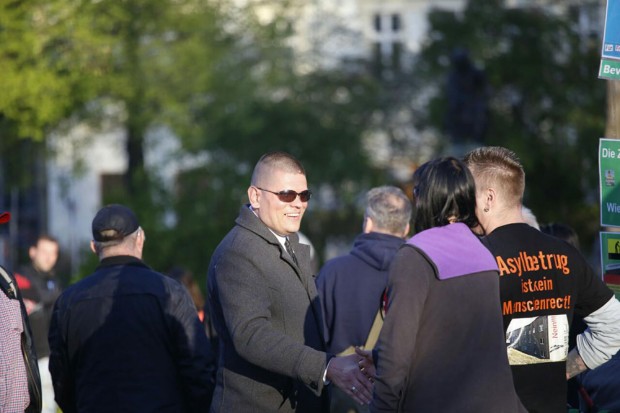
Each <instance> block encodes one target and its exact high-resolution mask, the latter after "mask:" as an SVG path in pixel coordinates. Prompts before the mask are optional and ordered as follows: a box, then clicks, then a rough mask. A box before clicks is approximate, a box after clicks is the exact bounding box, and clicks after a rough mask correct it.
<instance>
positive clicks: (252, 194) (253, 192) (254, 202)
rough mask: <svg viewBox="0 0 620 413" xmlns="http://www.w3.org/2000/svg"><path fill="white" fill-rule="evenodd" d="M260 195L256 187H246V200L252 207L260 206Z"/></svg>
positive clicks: (257, 207)
mask: <svg viewBox="0 0 620 413" xmlns="http://www.w3.org/2000/svg"><path fill="white" fill-rule="evenodd" d="M260 195H261V194H260V191H259V189H258V188H257V187H255V186H250V187H249V188H248V200H249V201H250V205H251V206H252V208H253V209H259V208H260Z"/></svg>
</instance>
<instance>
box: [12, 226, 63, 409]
mask: <svg viewBox="0 0 620 413" xmlns="http://www.w3.org/2000/svg"><path fill="white" fill-rule="evenodd" d="M58 253H59V247H58V241H57V240H56V239H55V238H54V237H51V236H49V235H46V234H42V235H39V236H38V237H37V239H36V240H35V242H34V244H33V245H31V246H30V248H29V249H28V256H29V258H30V262H29V263H28V264H27V265H24V266H22V267H20V268H19V270H18V271H17V274H16V277H17V281H18V284H19V287H20V289H21V290H22V292H23V297H24V303H25V304H26V310H27V311H28V318H29V319H30V326H31V328H32V336H33V339H34V346H35V349H36V351H37V356H38V363H39V372H40V373H41V386H42V388H41V390H42V397H43V406H42V412H43V413H56V409H57V405H56V403H55V402H54V387H53V386H52V376H51V375H50V372H49V355H50V348H49V345H48V342H47V335H48V333H49V326H50V320H51V318H52V308H53V306H54V302H55V301H56V299H57V298H58V296H59V295H60V292H61V286H60V283H59V281H58V278H57V277H56V273H55V271H54V267H55V266H56V263H57V262H58Z"/></svg>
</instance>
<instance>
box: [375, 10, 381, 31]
mask: <svg viewBox="0 0 620 413" xmlns="http://www.w3.org/2000/svg"><path fill="white" fill-rule="evenodd" d="M374 22H375V31H376V32H380V31H381V15H380V14H375V18H374Z"/></svg>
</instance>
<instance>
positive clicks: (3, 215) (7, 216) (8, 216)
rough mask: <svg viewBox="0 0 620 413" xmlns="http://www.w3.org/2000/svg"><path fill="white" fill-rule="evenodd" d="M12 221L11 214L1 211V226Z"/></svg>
mask: <svg viewBox="0 0 620 413" xmlns="http://www.w3.org/2000/svg"><path fill="white" fill-rule="evenodd" d="M10 220H11V213H10V212H6V211H0V224H6V223H7V222H9V221H10Z"/></svg>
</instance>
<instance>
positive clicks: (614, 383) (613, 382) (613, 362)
mask: <svg viewBox="0 0 620 413" xmlns="http://www.w3.org/2000/svg"><path fill="white" fill-rule="evenodd" d="M540 229H541V231H542V232H544V233H545V234H549V235H552V236H554V237H557V238H560V239H562V240H564V241H566V242H568V243H569V244H570V245H572V246H573V247H575V248H576V249H577V250H580V246H579V235H578V234H577V232H576V231H575V230H574V229H573V228H572V227H570V226H569V225H566V224H562V223H560V222H552V223H550V224H546V225H542V226H541V228H540ZM586 328H587V325H586V324H585V323H584V322H583V319H582V318H581V317H578V316H575V318H574V319H573V323H572V324H571V333H570V336H569V347H570V348H571V349H572V348H574V347H575V344H576V336H577V335H579V334H581V333H583V332H584V331H585V329H586ZM568 403H569V405H570V406H571V407H573V408H578V409H579V411H581V412H585V413H594V412H602V411H608V412H612V413H613V412H620V353H616V354H615V355H614V356H613V357H612V358H611V359H610V360H609V361H607V362H605V363H603V364H602V365H601V366H599V367H597V368H595V369H594V370H586V371H584V372H583V373H581V374H579V375H578V376H575V377H573V378H572V379H570V380H569V381H568Z"/></svg>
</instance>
